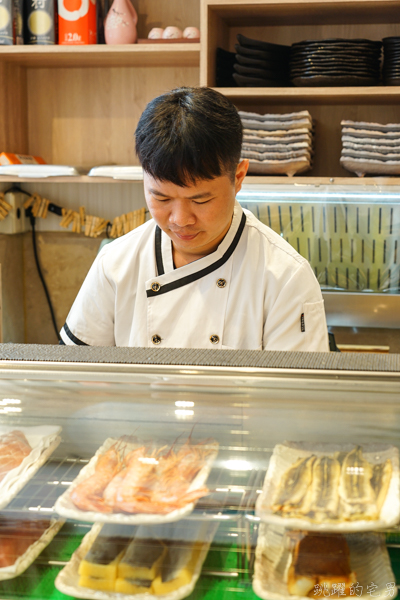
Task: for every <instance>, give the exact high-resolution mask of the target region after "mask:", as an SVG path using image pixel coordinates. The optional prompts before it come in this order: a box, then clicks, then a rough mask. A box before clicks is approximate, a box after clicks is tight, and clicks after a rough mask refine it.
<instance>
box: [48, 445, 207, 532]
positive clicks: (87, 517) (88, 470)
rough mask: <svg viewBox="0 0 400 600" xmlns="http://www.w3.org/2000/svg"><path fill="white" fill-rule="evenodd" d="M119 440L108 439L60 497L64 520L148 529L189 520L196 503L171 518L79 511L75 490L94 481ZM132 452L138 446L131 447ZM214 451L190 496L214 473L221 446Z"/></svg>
mask: <svg viewBox="0 0 400 600" xmlns="http://www.w3.org/2000/svg"><path fill="white" fill-rule="evenodd" d="M118 441H119V440H116V439H113V438H108V439H107V440H106V441H105V442H104V444H103V445H102V446H101V447H100V448H99V449H98V450H97V452H96V454H95V455H94V456H93V457H92V458H91V459H90V461H89V463H88V464H87V465H86V466H85V467H83V469H82V470H81V471H80V473H79V475H78V477H77V478H76V479H75V480H74V481H73V482H72V484H71V486H70V487H69V488H68V489H67V490H66V491H65V492H64V494H62V496H60V497H59V498H58V499H57V501H56V503H55V506H54V510H55V511H56V512H57V513H58V514H59V515H61V516H63V517H66V518H68V519H76V520H79V521H87V522H96V521H98V522H100V523H120V524H122V523H125V524H126V525H142V524H143V525H145V524H152V523H153V524H157V523H172V522H173V521H178V520H179V519H182V518H184V517H187V516H188V515H189V514H190V513H191V512H192V511H193V509H194V505H195V502H190V503H189V504H187V505H186V506H184V507H183V508H179V509H175V510H172V511H171V512H169V513H167V514H159V513H158V514H157V513H122V512H115V513H103V512H95V511H85V510H81V509H79V508H77V507H76V506H75V504H74V503H73V501H72V499H71V492H72V490H73V489H74V488H75V487H76V486H77V485H79V484H80V483H81V482H83V481H84V480H85V479H87V478H88V477H90V476H91V475H93V474H94V472H95V467H96V463H97V460H98V458H99V456H100V455H101V454H103V453H104V452H106V451H107V450H108V449H109V448H110V447H111V446H112V445H114V444H115V443H118ZM127 446H129V444H127ZM130 446H131V447H132V449H133V448H134V447H137V446H138V445H137V444H135V445H133V444H131V445H130ZM212 446H214V447H213V450H212V453H211V454H210V456H209V457H208V458H207V462H206V464H205V465H204V466H203V468H202V469H201V470H200V472H199V473H198V474H197V476H196V477H195V479H194V480H193V481H192V483H191V485H190V487H189V489H188V492H193V491H195V490H197V489H199V488H201V487H202V486H203V485H204V484H205V483H206V481H207V478H208V475H209V473H210V471H211V467H212V464H213V462H214V460H215V458H216V456H217V454H218V443H217V442H214V444H212Z"/></svg>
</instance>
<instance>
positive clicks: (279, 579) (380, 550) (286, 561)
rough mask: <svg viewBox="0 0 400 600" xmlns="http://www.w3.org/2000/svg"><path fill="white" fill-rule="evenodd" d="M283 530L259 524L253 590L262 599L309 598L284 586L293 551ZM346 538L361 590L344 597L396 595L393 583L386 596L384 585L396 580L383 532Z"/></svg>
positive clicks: (347, 536)
mask: <svg viewBox="0 0 400 600" xmlns="http://www.w3.org/2000/svg"><path fill="white" fill-rule="evenodd" d="M285 532H286V530H285V528H284V527H279V526H277V525H267V524H265V523H261V525H260V530H259V534H258V541H257V548H256V562H255V568H254V579H253V590H254V592H255V593H256V594H257V596H259V597H260V598H263V600H310V599H309V598H308V597H305V596H295V595H291V594H289V591H288V589H287V574H288V570H289V567H290V565H291V561H292V550H291V549H290V548H289V547H288V544H286V543H285ZM345 537H346V541H347V543H348V546H349V550H350V568H351V570H352V571H354V572H355V573H356V576H357V582H358V584H359V585H360V586H362V590H361V589H360V588H358V589H357V596H356V595H354V596H347V598H356V597H357V598H358V597H359V598H365V599H368V598H371V595H372V597H373V596H374V595H376V596H375V597H377V598H378V597H380V598H381V599H384V598H395V597H396V596H397V587H396V585H394V590H393V596H390V595H389V592H388V588H387V587H386V586H387V584H392V583H394V582H395V581H396V579H395V576H394V574H393V571H392V568H391V565H390V559H389V555H388V551H387V549H386V545H385V535H384V534H382V533H351V534H346V535H345ZM371 583H374V584H375V585H376V586H377V588H374V589H373V594H369V593H368V589H371V588H369V587H368V586H370V585H371ZM358 593H360V596H358ZM378 594H379V596H378ZM332 597H334V596H332ZM336 597H338V596H336ZM315 598H321V596H315ZM322 598H324V596H322ZM342 598H346V596H342Z"/></svg>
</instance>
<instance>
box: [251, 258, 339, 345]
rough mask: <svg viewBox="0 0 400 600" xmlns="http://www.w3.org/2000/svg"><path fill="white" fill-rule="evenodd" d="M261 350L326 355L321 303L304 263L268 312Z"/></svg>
mask: <svg viewBox="0 0 400 600" xmlns="http://www.w3.org/2000/svg"><path fill="white" fill-rule="evenodd" d="M263 349H264V350H288V351H292V350H297V351H302V352H329V341H328V329H327V325H326V318H325V310H324V301H323V298H322V294H321V289H320V287H319V284H318V281H317V279H316V277H315V275H314V273H313V272H312V269H311V267H310V265H309V264H308V263H307V262H304V263H301V265H300V266H299V268H298V269H297V271H295V273H294V274H293V275H292V277H291V278H290V279H289V281H288V282H287V283H286V284H285V285H284V286H283V288H282V289H281V291H280V292H279V294H278V296H277V298H276V300H275V302H274V304H273V306H272V308H270V310H269V312H267V315H266V321H265V324H264V335H263Z"/></svg>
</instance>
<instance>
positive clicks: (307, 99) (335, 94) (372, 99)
mask: <svg viewBox="0 0 400 600" xmlns="http://www.w3.org/2000/svg"><path fill="white" fill-rule="evenodd" d="M214 89H216V90H217V91H218V92H221V94H224V95H225V96H227V97H228V98H230V99H231V100H232V101H233V102H237V103H243V102H245V103H247V104H267V103H270V104H276V103H277V102H284V103H285V105H291V104H295V105H299V104H307V105H309V106H313V105H321V104H324V105H333V104H337V105H341V104H355V105H360V104H364V105H368V106H370V105H371V104H374V105H385V104H389V105H390V104H393V103H394V102H398V101H399V100H400V87H398V86H393V87H391V86H376V87H372V86H370V87H315V88H313V87H298V88H295V87H287V88H214Z"/></svg>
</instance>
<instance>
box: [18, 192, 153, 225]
mask: <svg viewBox="0 0 400 600" xmlns="http://www.w3.org/2000/svg"><path fill="white" fill-rule="evenodd" d="M21 188H22V189H24V190H25V191H27V192H29V193H30V194H33V193H35V192H36V193H38V194H40V196H42V197H44V198H47V199H48V200H50V201H51V202H54V203H55V204H58V205H59V206H62V207H64V208H68V209H71V210H79V207H80V206H84V207H85V208H86V214H88V215H96V216H97V217H102V218H103V219H108V220H112V219H114V218H115V217H117V216H119V215H122V214H124V213H127V212H130V211H131V210H137V209H139V208H142V207H143V206H145V200H144V192H143V182H142V181H137V182H132V183H131V182H128V183H127V182H125V183H61V184H60V183H50V182H49V183H23V184H21ZM60 221H61V218H60V217H59V216H58V215H55V214H52V213H48V215H47V218H46V219H37V225H36V229H37V230H38V231H58V232H60V233H65V231H66V230H65V229H63V228H61V227H60V225H59V223H60ZM70 229H71V226H70Z"/></svg>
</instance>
